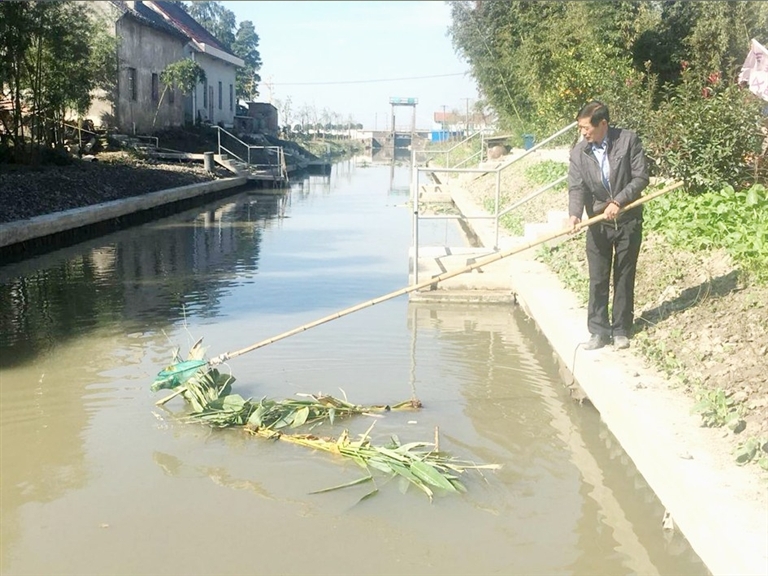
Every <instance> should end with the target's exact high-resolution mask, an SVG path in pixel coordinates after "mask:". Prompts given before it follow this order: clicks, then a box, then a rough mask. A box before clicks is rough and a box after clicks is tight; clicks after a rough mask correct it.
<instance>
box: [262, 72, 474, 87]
mask: <svg viewBox="0 0 768 576" xmlns="http://www.w3.org/2000/svg"><path fill="white" fill-rule="evenodd" d="M465 74H467V72H454V73H453V74H433V75H432V76H405V77H403V78H378V79H375V80H340V81H336V82H284V83H280V82H275V83H274V84H272V85H273V86H333V85H336V84H371V83H373V82H396V81H398V80H424V79H427V78H445V77H447V76H464V75H465Z"/></svg>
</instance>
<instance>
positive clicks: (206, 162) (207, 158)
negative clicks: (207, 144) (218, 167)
mask: <svg viewBox="0 0 768 576" xmlns="http://www.w3.org/2000/svg"><path fill="white" fill-rule="evenodd" d="M203 168H205V171H206V172H213V152H203Z"/></svg>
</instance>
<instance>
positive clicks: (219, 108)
mask: <svg viewBox="0 0 768 576" xmlns="http://www.w3.org/2000/svg"><path fill="white" fill-rule="evenodd" d="M219 110H221V82H219Z"/></svg>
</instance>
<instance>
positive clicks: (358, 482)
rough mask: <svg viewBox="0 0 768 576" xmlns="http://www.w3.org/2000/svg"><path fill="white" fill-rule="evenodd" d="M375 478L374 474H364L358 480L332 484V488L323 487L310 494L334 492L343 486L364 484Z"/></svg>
mask: <svg viewBox="0 0 768 576" xmlns="http://www.w3.org/2000/svg"><path fill="white" fill-rule="evenodd" d="M372 480H373V476H371V475H370V474H369V475H368V476H363V477H362V478H358V479H357V480H352V482H347V483H345V484H339V485H337V486H331V487H330V488H321V489H320V490H313V491H312V492H310V494H323V493H324V492H333V491H334V490H341V489H342V488H349V487H350V486H357V485H358V484H363V483H365V482H371V481H372Z"/></svg>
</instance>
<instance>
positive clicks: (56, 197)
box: [0, 152, 228, 223]
mask: <svg viewBox="0 0 768 576" xmlns="http://www.w3.org/2000/svg"><path fill="white" fill-rule="evenodd" d="M227 175H228V174H227V173H226V172H225V171H223V170H220V169H218V168H217V169H216V171H215V172H214V173H213V174H210V173H208V172H206V171H205V170H204V169H203V165H202V162H201V163H169V162H159V161H155V160H151V159H142V158H140V157H136V156H134V155H130V154H128V153H126V152H102V153H100V154H99V155H98V156H97V160H96V161H85V160H77V159H75V160H73V161H72V162H71V163H70V164H67V165H64V166H43V167H32V166H23V165H21V166H20V165H9V164H0V206H2V207H3V208H2V210H0V223H3V222H13V221H16V220H25V219H27V218H32V217H33V216H40V215H43V214H50V213H53V212H61V211H63V210H70V209H72V208H80V207H83V206H90V205H93V204H98V203H101V202H108V201H110V200H120V199H122V198H128V197H131V196H139V195H141V194H147V193H149V192H157V191H158V190H165V189H168V188H174V187H177V186H186V185H188V184H197V183H199V182H209V181H211V180H215V179H216V178H218V177H224V176H227Z"/></svg>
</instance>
